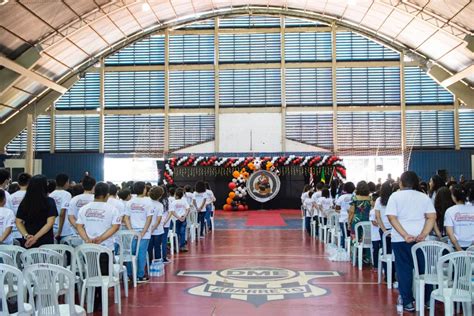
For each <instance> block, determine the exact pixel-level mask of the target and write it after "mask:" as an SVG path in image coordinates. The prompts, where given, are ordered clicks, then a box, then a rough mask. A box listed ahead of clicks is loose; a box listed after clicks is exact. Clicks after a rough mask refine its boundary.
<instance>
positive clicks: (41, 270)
mask: <svg viewBox="0 0 474 316" xmlns="http://www.w3.org/2000/svg"><path fill="white" fill-rule="evenodd" d="M23 273H24V275H25V279H26V281H27V284H28V285H29V292H30V302H31V303H32V304H33V308H34V309H35V310H36V314H37V315H71V316H79V315H85V314H86V312H85V310H84V308H83V307H82V306H79V305H75V303H74V287H72V286H71V287H67V290H66V291H65V292H64V293H61V294H59V293H58V292H57V291H55V289H54V288H53V287H51V284H63V285H65V284H74V274H73V273H72V272H71V271H69V270H68V269H66V268H64V267H61V266H58V265H54V264H33V265H30V266H27V267H25V270H24V271H23ZM62 287H63V288H66V286H62ZM60 295H65V296H66V300H65V301H66V302H68V303H67V304H59V303H58V297H59V296H60Z"/></svg>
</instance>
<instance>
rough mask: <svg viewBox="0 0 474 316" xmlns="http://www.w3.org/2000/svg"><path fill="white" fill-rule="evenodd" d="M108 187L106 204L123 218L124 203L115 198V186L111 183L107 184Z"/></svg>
mask: <svg viewBox="0 0 474 316" xmlns="http://www.w3.org/2000/svg"><path fill="white" fill-rule="evenodd" d="M108 185H109V198H108V199H107V203H109V204H110V205H112V206H113V207H115V208H116V209H117V210H118V211H119V214H120V216H123V215H124V213H125V201H122V200H121V199H120V198H119V197H118V196H117V191H118V189H117V186H116V185H115V184H113V183H108Z"/></svg>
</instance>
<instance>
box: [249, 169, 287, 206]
mask: <svg viewBox="0 0 474 316" xmlns="http://www.w3.org/2000/svg"><path fill="white" fill-rule="evenodd" d="M279 191H280V178H279V177H278V176H277V175H276V174H274V173H273V172H270V171H266V170H259V171H256V172H254V173H252V174H251V175H250V177H249V179H248V181H247V192H248V194H249V195H250V196H251V197H252V198H253V199H254V200H256V201H258V202H262V203H263V202H267V201H270V200H271V199H273V198H274V197H275V196H276V195H277V194H278V192H279Z"/></svg>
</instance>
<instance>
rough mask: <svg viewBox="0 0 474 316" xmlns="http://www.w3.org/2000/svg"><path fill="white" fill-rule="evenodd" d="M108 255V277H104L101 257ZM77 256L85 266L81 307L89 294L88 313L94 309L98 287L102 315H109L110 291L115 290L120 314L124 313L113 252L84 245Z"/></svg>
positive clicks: (97, 246)
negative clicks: (95, 293) (93, 302)
mask: <svg viewBox="0 0 474 316" xmlns="http://www.w3.org/2000/svg"><path fill="white" fill-rule="evenodd" d="M101 254H106V255H107V257H108V270H109V273H108V275H105V276H104V275H102V271H101V269H100V256H101ZM76 256H77V258H78V261H79V262H82V263H83V264H84V275H85V279H84V282H83V284H82V289H81V306H84V301H85V298H86V292H88V293H87V294H88V299H87V312H88V313H91V312H92V309H93V306H92V305H93V304H92V301H93V298H94V292H95V288H96V287H100V288H101V294H102V315H104V316H107V315H108V313H109V296H108V289H109V288H111V287H113V288H114V295H115V303H118V310H119V314H121V313H122V300H121V296H120V280H119V277H118V275H117V274H116V273H115V271H114V266H113V254H112V250H110V249H109V248H107V247H104V246H100V245H92V244H84V245H81V246H78V247H77V248H76Z"/></svg>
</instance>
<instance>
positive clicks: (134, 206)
mask: <svg viewBox="0 0 474 316" xmlns="http://www.w3.org/2000/svg"><path fill="white" fill-rule="evenodd" d="M130 210H131V211H132V212H135V213H141V212H144V211H145V208H144V207H143V204H137V203H132V204H131V205H130Z"/></svg>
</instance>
